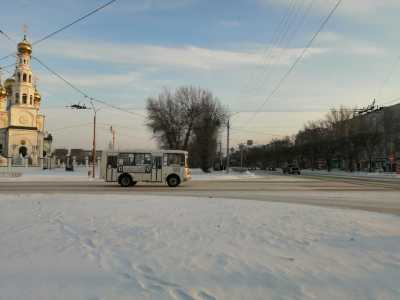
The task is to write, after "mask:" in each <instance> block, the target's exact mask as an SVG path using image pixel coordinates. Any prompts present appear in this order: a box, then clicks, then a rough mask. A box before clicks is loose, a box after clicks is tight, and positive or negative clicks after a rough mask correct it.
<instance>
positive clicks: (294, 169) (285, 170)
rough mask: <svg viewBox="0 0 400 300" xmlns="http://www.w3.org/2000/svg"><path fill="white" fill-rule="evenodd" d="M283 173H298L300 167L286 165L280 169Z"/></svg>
mask: <svg viewBox="0 0 400 300" xmlns="http://www.w3.org/2000/svg"><path fill="white" fill-rule="evenodd" d="M282 171H283V174H289V175H300V169H299V167H296V166H287V167H285V168H283V169H282Z"/></svg>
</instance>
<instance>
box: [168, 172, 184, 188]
mask: <svg viewBox="0 0 400 300" xmlns="http://www.w3.org/2000/svg"><path fill="white" fill-rule="evenodd" d="M180 183H181V181H180V180H179V177H178V176H176V175H171V176H169V177H168V178H167V184H168V186H169V187H177V186H178V185H179V184H180Z"/></svg>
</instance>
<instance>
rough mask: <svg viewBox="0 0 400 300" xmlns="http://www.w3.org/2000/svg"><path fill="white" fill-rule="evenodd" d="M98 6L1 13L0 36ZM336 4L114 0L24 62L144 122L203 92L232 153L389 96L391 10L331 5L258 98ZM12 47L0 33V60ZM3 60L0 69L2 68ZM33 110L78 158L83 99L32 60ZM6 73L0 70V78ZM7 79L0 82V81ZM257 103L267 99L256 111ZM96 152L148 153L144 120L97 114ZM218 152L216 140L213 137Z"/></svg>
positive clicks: (94, 1)
mask: <svg viewBox="0 0 400 300" xmlns="http://www.w3.org/2000/svg"><path fill="white" fill-rule="evenodd" d="M105 2H106V1H105V0H104V1H101V0H85V1H81V0H68V1H66V0H64V1H61V0H41V1H33V0H14V1H7V2H5V3H1V6H2V7H1V10H0V29H1V30H2V31H4V32H6V33H7V34H9V35H10V36H11V37H12V38H14V39H15V40H21V39H22V36H23V30H22V28H23V25H24V24H26V25H27V28H28V32H27V36H28V39H29V40H30V41H35V40H38V39H40V38H41V37H43V36H45V35H46V34H48V33H50V32H52V31H54V30H56V29H58V28H59V27H61V26H63V25H65V24H67V23H69V22H71V21H72V20H74V19H76V18H77V17H79V16H82V15H83V14H85V13H87V12H89V11H90V10H92V9H93V8H95V7H98V6H100V5H101V4H103V3H105ZM335 3H336V0H236V1H227V0H214V1H211V0H170V1H168V0H164V1H162V0H118V1H117V2H116V3H114V4H113V5H111V6H109V7H107V8H106V9H104V10H102V11H100V12H98V13H97V14H95V15H93V16H91V17H89V18H87V19H85V20H84V21H82V22H80V23H77V24H75V25H74V26H73V27H70V28H69V29H67V30H65V31H63V32H61V33H59V34H58V35H56V36H54V37H52V38H50V39H48V40H46V41H44V42H43V43H40V44H38V45H36V46H35V47H34V49H33V55H35V56H37V57H38V58H40V59H41V60H42V61H43V62H45V63H46V64H47V65H49V66H50V67H51V68H53V69H54V70H56V71H57V72H59V73H60V74H62V75H63V76H64V77H65V78H67V79H68V80H70V81H71V82H72V83H74V84H75V85H76V86H78V87H79V88H81V89H83V90H84V91H86V93H87V94H89V95H90V96H92V97H94V98H97V99H101V100H103V101H106V102H108V103H110V104H112V105H114V106H118V107H121V108H123V109H124V110H126V111H133V112H136V113H139V114H142V115H145V114H146V112H145V104H146V99H147V98H148V97H154V96H156V95H157V94H158V93H160V92H161V91H162V90H163V89H164V88H168V89H172V90H173V89H175V88H177V87H179V86H188V85H193V86H197V87H201V88H205V89H208V90H210V91H211V92H212V93H213V94H214V95H215V96H216V97H217V98H218V99H219V100H220V101H221V103H222V104H223V105H224V106H225V107H226V108H227V109H228V110H229V111H230V112H231V113H232V117H231V125H232V131H231V134H232V140H231V145H233V146H235V145H237V144H238V143H240V142H243V141H246V140H248V139H252V140H254V142H255V143H257V144H264V143H267V142H269V141H270V140H271V139H273V138H277V137H282V136H285V135H292V134H295V133H296V132H297V131H298V130H299V129H301V128H302V127H303V125H304V124H305V123H306V122H307V121H309V120H317V119H320V118H323V117H324V115H325V114H326V112H327V111H328V110H329V109H330V108H333V107H339V106H341V105H344V106H348V107H356V106H358V107H361V106H366V105H368V104H369V103H370V102H371V101H372V100H373V99H374V98H376V99H377V102H378V104H382V105H383V104H385V103H387V102H389V101H391V100H392V99H396V98H398V97H400V89H399V85H398V84H397V83H398V82H399V80H400V62H399V60H400V59H399V56H400V51H399V49H400V42H399V36H398V32H397V30H396V29H397V28H399V26H400V20H399V19H398V13H397V12H398V11H399V9H400V2H399V1H397V0H380V1H376V0H343V2H342V4H341V5H340V6H339V8H338V10H337V11H336V12H335V14H334V15H333V16H332V18H331V19H330V20H329V22H328V23H327V25H326V26H325V27H324V29H323V31H322V32H321V33H320V34H319V35H318V37H317V39H316V40H315V41H314V43H313V44H312V45H311V47H310V49H308V51H307V52H306V55H305V56H304V58H303V59H302V60H301V62H300V63H299V64H298V65H297V66H296V68H295V69H294V71H293V72H292V73H291V74H290V76H289V77H288V78H287V79H286V80H285V81H284V82H283V84H282V85H281V87H280V88H279V90H277V92H276V93H275V94H274V95H273V97H269V95H270V93H271V92H272V91H273V90H274V88H275V87H276V85H277V84H278V82H279V81H280V79H281V78H282V77H283V76H284V74H285V73H286V72H287V71H288V70H289V68H290V66H291V64H292V63H293V62H294V61H295V60H296V59H297V57H298V56H299V55H300V54H301V52H302V51H303V48H304V47H305V45H306V44H307V43H308V41H309V40H310V39H311V37H312V36H313V35H314V34H315V32H316V31H317V29H318V28H319V26H320V24H321V23H322V21H323V20H324V19H325V18H326V16H327V15H328V13H329V11H330V9H332V7H333V6H334V5H335ZM13 51H15V44H13V43H12V42H10V41H8V40H7V39H5V38H4V36H1V35H0V57H3V56H5V55H7V54H10V53H12V52H13ZM13 62H14V58H9V59H6V60H2V61H0V66H5V65H8V64H12V63H13ZM32 68H33V72H34V74H35V75H36V77H37V84H38V88H39V90H40V92H41V94H42V107H41V110H42V112H43V113H44V114H45V116H46V127H47V130H48V131H49V132H51V133H52V134H53V136H54V144H55V147H67V148H71V147H72V148H90V143H91V137H92V125H91V122H92V115H91V113H90V112H89V111H72V110H71V109H68V108H66V106H68V105H71V104H74V103H85V99H84V98H83V97H82V96H81V95H80V94H78V93H76V91H74V90H73V89H71V88H70V87H68V86H67V85H66V84H65V83H63V82H62V81H60V80H59V79H58V78H57V77H55V76H53V75H52V74H50V73H49V72H48V71H47V70H45V69H44V68H43V67H42V66H40V65H39V64H38V63H36V62H35V61H33V62H32ZM6 71H9V72H12V71H13V70H12V67H11V68H8V69H6ZM7 76H9V74H8V73H5V72H3V75H2V77H3V80H4V79H5V78H7ZM266 99H268V101H266ZM98 108H99V109H100V110H99V112H98V130H97V132H98V147H100V148H106V147H107V145H108V143H109V141H110V140H111V134H110V130H109V128H110V126H111V125H112V126H113V127H114V128H115V129H116V132H117V146H118V147H120V148H133V147H137V148H144V147H146V148H153V147H156V143H155V140H154V139H153V138H152V133H151V131H149V130H148V129H147V128H146V127H145V118H143V117H141V116H138V115H133V114H129V113H127V112H123V111H118V110H114V109H111V108H109V107H105V106H102V105H99V107H98ZM220 138H221V140H222V143H223V144H224V145H225V140H226V132H225V131H223V130H222V131H221V137H220Z"/></svg>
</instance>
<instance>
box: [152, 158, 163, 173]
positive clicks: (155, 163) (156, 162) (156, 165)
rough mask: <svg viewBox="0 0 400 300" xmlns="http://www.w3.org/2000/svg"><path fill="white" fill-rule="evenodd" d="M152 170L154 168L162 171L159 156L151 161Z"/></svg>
mask: <svg viewBox="0 0 400 300" xmlns="http://www.w3.org/2000/svg"><path fill="white" fill-rule="evenodd" d="M153 168H155V169H157V170H160V169H162V165H161V157H160V156H156V157H154V160H153Z"/></svg>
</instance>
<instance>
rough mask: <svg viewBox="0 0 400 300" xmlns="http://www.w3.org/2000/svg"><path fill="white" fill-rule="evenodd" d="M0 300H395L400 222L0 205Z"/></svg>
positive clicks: (221, 210) (102, 204)
mask: <svg viewBox="0 0 400 300" xmlns="http://www.w3.org/2000/svg"><path fill="white" fill-rule="evenodd" d="M0 245H1V247H0V299H7V300H10V299H41V300H44V299H91V300H92V299H185V300H186V299H346V300H348V299H399V298H400V286H399V279H400V252H399V249H400V218H399V217H395V216H390V215H383V214H374V213H368V212H360V211H355V210H338V209H327V208H317V207H311V206H298V205H289V204H278V203H267V202H257V201H240V200H229V199H225V200H224V199H208V198H207V199H204V198H172V197H155V196H143V195H131V196H107V195H100V196H96V195H91V196H89V195H87V196H85V195H31V196H29V195H20V196H18V195H0Z"/></svg>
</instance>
